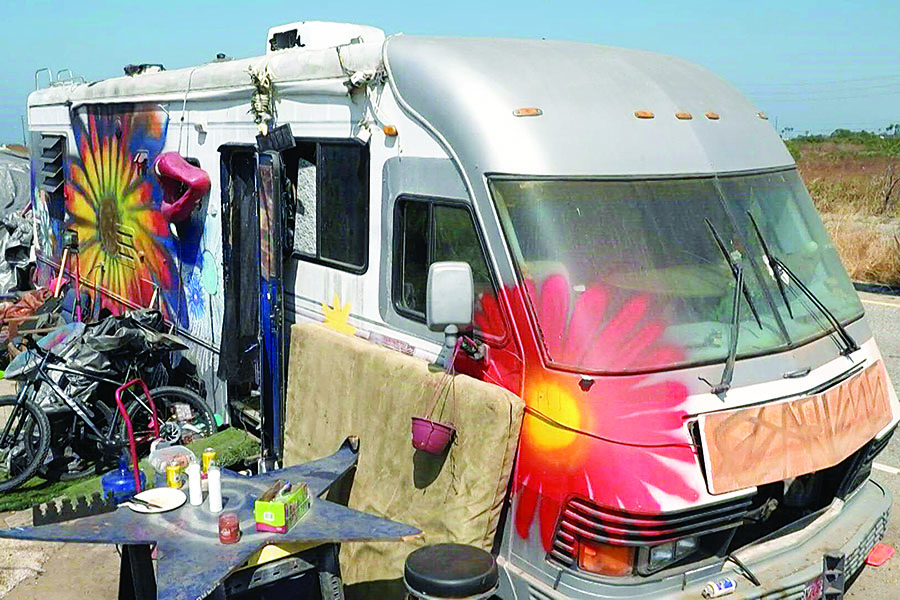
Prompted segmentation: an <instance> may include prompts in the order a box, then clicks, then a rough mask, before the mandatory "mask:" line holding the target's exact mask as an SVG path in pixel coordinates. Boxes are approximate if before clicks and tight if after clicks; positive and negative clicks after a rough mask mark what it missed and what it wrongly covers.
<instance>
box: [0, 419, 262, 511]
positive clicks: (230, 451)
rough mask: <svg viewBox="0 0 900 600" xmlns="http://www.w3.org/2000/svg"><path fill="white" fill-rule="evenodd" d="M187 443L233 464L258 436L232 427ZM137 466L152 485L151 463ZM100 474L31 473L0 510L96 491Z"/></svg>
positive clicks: (255, 445)
mask: <svg viewBox="0 0 900 600" xmlns="http://www.w3.org/2000/svg"><path fill="white" fill-rule="evenodd" d="M187 447H188V448H190V449H191V451H192V452H193V453H194V454H196V455H197V456H198V457H199V456H200V453H201V452H203V450H204V449H205V448H209V447H211V448H215V449H216V451H218V453H219V454H218V458H217V462H218V463H219V464H220V465H233V464H236V463H238V462H240V461H242V460H243V459H245V458H248V457H251V456H254V455H256V454H259V440H257V439H256V438H255V437H253V436H251V435H250V434H248V433H247V432H245V431H243V430H240V429H235V428H233V427H231V428H229V429H226V430H224V431H220V432H219V433H216V434H215V435H212V436H210V437H208V438H204V439H202V440H198V441H196V442H193V443H191V444H188V446H187ZM140 468H141V470H142V471H143V472H144V475H145V476H146V477H147V485H148V487H153V486H154V483H155V481H156V472H155V471H154V470H153V467H151V466H150V463H148V462H147V460H146V459H144V460H142V461H140ZM100 477H101V476H100V475H95V476H92V477H86V478H84V479H79V480H76V481H46V480H44V479H41V478H40V477H33V478H32V479H30V480H28V481H27V482H25V483H24V484H23V485H22V486H20V487H18V488H16V489H14V490H12V491H9V492H6V493H4V494H0V511H6V510H23V509H26V508H31V507H32V506H34V505H35V504H41V503H42V502H48V501H50V500H53V499H54V498H75V497H77V496H84V495H89V494H92V493H94V492H99V491H101V489H102V488H101V485H100Z"/></svg>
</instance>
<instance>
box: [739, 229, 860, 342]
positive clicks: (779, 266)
mask: <svg viewBox="0 0 900 600" xmlns="http://www.w3.org/2000/svg"><path fill="white" fill-rule="evenodd" d="M747 216H748V217H750V222H751V223H753V228H754V229H755V230H756V235H757V237H759V241H760V244H761V245H762V248H763V252H765V254H766V258H767V259H768V260H769V264H770V266H771V267H772V273H773V274H774V276H775V281H776V282H777V283H778V288H779V289H780V290H781V294H782V297H783V298H784V302H785V304H788V301H787V296H786V294H785V292H784V288H783V287H782V281H781V276H782V274H784V273H786V274H787V276H788V282H793V283H795V284H796V285H797V287H798V288H800V291H801V292H803V294H804V295H805V296H806V297H807V298H809V300H810V301H811V302H812V303H813V305H814V306H815V307H816V308H818V309H819V310H820V311H821V312H822V314H823V315H825V318H826V319H828V322H829V323H831V326H832V327H834V331H835V333H837V334H838V337H839V338H840V339H841V341H842V342H843V343H844V350H843V352H841V354H843V355H844V356H849V355H850V354H852V353H853V352H856V351H857V350H859V344H857V343H856V340H854V339H853V336H851V335H850V332H849V331H847V329H846V328H845V327H844V326H843V324H841V322H840V321H838V319H837V317H835V316H834V313H832V312H831V311H830V310H829V309H828V307H827V306H825V304H823V303H822V301H821V300H819V298H818V297H817V296H816V295H815V294H814V293H813V291H812V290H811V289H809V288H808V287H806V285H805V284H804V283H803V282H802V281H800V279H799V278H798V277H797V276H796V275H794V272H793V271H791V270H790V269H789V268H788V266H787V265H786V264H784V262H782V261H781V259H779V258H776V257H775V256H774V255H772V254H771V253H770V252H769V249H768V247H767V245H766V241H765V239H763V236H762V233H761V232H760V230H759V226H758V225H757V224H756V219H754V218H753V215H751V214H750V212H749V211H748V212H747ZM788 314H790V315H791V318H792V319H793V318H794V315H793V314H792V313H791V307H790V305H788Z"/></svg>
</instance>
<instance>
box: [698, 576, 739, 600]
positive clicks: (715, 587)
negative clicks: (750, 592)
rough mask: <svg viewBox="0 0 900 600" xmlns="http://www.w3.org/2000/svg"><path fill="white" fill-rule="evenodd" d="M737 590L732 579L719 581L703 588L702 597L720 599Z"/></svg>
mask: <svg viewBox="0 0 900 600" xmlns="http://www.w3.org/2000/svg"><path fill="white" fill-rule="evenodd" d="M736 589H737V581H735V580H734V579H729V578H727V577H726V578H725V579H720V580H719V581H716V582H710V583H707V584H706V587H704V588H703V592H702V596H703V597H704V598H721V597H722V596H727V595H729V594H733V593H734V591H735V590H736Z"/></svg>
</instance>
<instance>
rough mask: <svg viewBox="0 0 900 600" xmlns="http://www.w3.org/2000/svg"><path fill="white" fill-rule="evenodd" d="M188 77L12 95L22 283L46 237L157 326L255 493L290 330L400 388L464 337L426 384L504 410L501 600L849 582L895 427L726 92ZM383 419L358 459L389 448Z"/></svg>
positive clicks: (530, 48)
mask: <svg viewBox="0 0 900 600" xmlns="http://www.w3.org/2000/svg"><path fill="white" fill-rule="evenodd" d="M210 58H211V61H210V62H208V63H204V64H199V65H196V66H192V67H189V68H185V69H178V70H165V69H164V68H163V67H162V66H159V65H139V66H132V67H130V68H129V69H127V72H128V73H129V74H127V75H125V76H122V77H117V78H113V79H108V80H104V81H96V82H89V83H83V82H82V83H79V82H77V81H74V80H71V79H64V80H60V79H59V78H58V77H55V76H53V75H52V73H51V74H50V77H49V79H50V84H49V85H41V86H39V87H40V89H38V90H36V91H35V92H34V93H32V94H31V95H30V97H29V99H28V127H29V132H30V136H31V139H30V142H31V143H30V146H31V151H32V155H31V161H32V172H33V173H34V175H33V191H34V215H35V228H36V237H37V240H38V253H37V258H38V261H39V262H40V264H41V265H42V270H41V273H42V276H43V277H44V278H49V277H52V276H54V274H55V273H56V272H57V270H58V269H59V268H60V264H61V261H62V254H63V252H64V248H63V243H62V242H63V238H64V237H65V232H67V231H69V230H71V231H74V232H75V234H77V239H78V254H77V262H78V266H79V269H80V276H81V279H82V280H83V281H84V285H85V286H86V287H87V289H88V290H89V291H90V292H91V293H92V294H95V293H96V294H97V295H99V296H100V298H96V299H95V300H96V303H98V304H99V305H100V306H102V307H105V308H107V309H109V310H110V311H113V312H116V311H121V310H124V309H127V308H129V307H138V306H148V305H151V304H154V305H157V306H159V307H161V309H162V310H163V311H164V313H165V315H166V318H167V319H168V320H169V322H170V323H171V325H172V327H173V328H174V329H175V330H177V331H178V332H179V333H181V334H182V335H183V336H185V337H186V338H187V339H188V340H189V341H190V343H191V344H192V345H193V353H192V356H193V358H194V361H195V362H196V364H197V368H198V372H199V375H200V377H201V378H202V379H203V380H204V382H205V390H206V393H207V399H208V401H209V403H210V405H211V407H212V408H213V409H214V410H215V412H216V413H217V414H218V415H219V416H220V418H221V419H222V420H223V421H224V422H229V421H236V420H242V421H243V422H244V423H245V424H251V425H254V426H258V427H259V431H260V435H261V438H262V440H263V446H264V450H265V453H266V454H265V455H266V457H267V458H268V459H269V461H270V462H279V461H283V460H285V447H286V446H288V445H289V442H290V439H288V438H290V437H291V435H292V434H291V432H290V431H286V429H289V427H286V425H285V423H286V418H285V414H286V412H287V413H290V412H291V407H292V403H293V402H294V401H295V398H294V397H290V399H289V400H288V401H286V400H285V396H286V392H285V385H286V383H285V382H286V381H287V382H288V383H287V385H288V386H289V385H290V380H291V377H292V376H293V374H294V373H293V370H294V369H293V367H292V365H293V364H294V361H295V360H299V358H298V357H297V356H293V355H292V354H291V353H292V351H293V350H294V349H295V346H294V345H293V344H291V345H290V347H289V344H288V341H289V338H290V336H291V330H292V328H294V329H297V328H302V327H303V325H301V324H302V323H307V322H323V321H324V322H325V323H326V325H329V326H330V329H329V332H330V333H334V334H335V335H340V334H338V333H335V332H334V331H333V330H335V329H337V330H339V331H343V332H346V333H347V334H349V336H350V341H352V342H353V344H363V345H364V346H367V347H368V346H372V347H377V349H378V351H379V352H381V353H382V354H378V355H377V356H385V357H394V356H397V357H400V358H402V359H403V360H406V361H418V362H419V363H421V364H423V365H424V364H426V363H428V362H432V361H435V359H436V357H438V356H439V353H440V352H441V351H442V349H443V348H444V347H445V341H446V339H447V335H448V332H449V334H452V333H453V330H454V328H458V329H459V330H460V331H462V332H463V333H464V334H467V338H466V339H467V343H466V344H465V345H464V346H463V349H462V350H459V351H458V353H457V354H450V355H449V356H448V355H447V354H446V353H445V354H444V355H443V358H442V359H441V361H442V362H443V363H445V364H446V363H448V362H452V363H453V365H455V368H456V370H457V371H458V372H460V373H463V374H465V375H464V376H465V377H469V378H471V379H475V380H480V382H484V383H483V385H485V386H492V387H491V389H496V390H500V391H502V392H503V393H504V394H508V395H509V396H510V397H513V398H514V399H515V400H516V401H519V402H521V405H522V407H523V408H522V409H521V410H520V411H519V413H517V416H516V419H515V420H513V421H510V422H512V423H514V427H513V429H514V431H511V432H510V437H509V439H512V440H513V441H512V442H511V444H512V445H511V450H510V452H509V457H508V458H509V460H508V461H507V462H508V464H506V463H505V464H506V466H505V467H504V469H505V471H504V470H502V469H501V470H500V471H499V472H500V473H501V475H500V477H499V479H498V480H497V481H494V482H492V485H493V486H494V487H495V488H496V489H497V490H499V496H498V500H497V502H496V506H492V507H489V508H490V510H488V509H487V508H486V509H485V510H484V511H483V512H484V514H485V515H488V516H487V517H486V521H485V522H484V527H482V529H483V530H485V531H487V532H488V534H487V538H485V539H486V541H484V542H483V543H482V546H483V548H484V549H485V550H489V551H490V552H491V553H492V555H493V556H494V557H495V559H496V562H497V565H498V567H499V584H498V586H499V587H498V589H497V590H496V591H495V592H494V593H495V594H496V595H497V596H498V597H500V598H504V599H513V598H518V599H525V598H530V599H538V598H540V599H549V598H600V597H603V598H615V597H621V598H625V597H628V598H663V597H677V598H700V597H701V594H703V593H704V589H706V593H707V594H718V593H719V591H718V590H723V589H724V590H725V591H733V592H734V597H753V598H774V597H779V598H782V597H790V598H820V597H823V593H824V592H823V590H828V589H831V590H832V591H834V590H835V589H837V587H839V586H840V585H843V584H842V583H841V581H842V579H841V578H842V577H845V578H847V579H849V578H851V577H852V576H853V575H855V574H856V573H857V572H858V571H859V570H860V569H861V568H862V566H863V563H864V560H865V558H866V555H867V553H868V552H869V551H870V550H871V548H872V547H873V546H874V544H875V543H876V542H877V541H878V540H879V539H880V538H881V536H882V535H883V534H884V531H885V527H886V523H887V520H888V515H889V509H890V506H891V496H890V493H889V492H888V490H886V489H884V488H883V487H882V486H880V485H879V484H878V483H876V482H874V481H872V480H871V479H870V478H869V473H870V469H871V466H872V462H873V459H874V457H875V455H876V454H877V453H878V452H879V451H880V450H881V449H883V448H884V446H885V445H886V444H887V442H888V439H889V438H890V436H891V434H892V432H893V431H894V428H895V427H896V425H897V422H898V418H900V407H898V404H897V397H896V394H895V391H894V389H893V387H892V384H891V382H890V380H889V377H888V375H887V372H886V370H885V366H884V361H883V359H882V355H881V353H880V351H879V349H878V346H877V344H876V343H875V340H874V338H873V335H872V331H871V329H870V327H869V325H868V324H867V322H866V318H865V313H864V310H863V306H862V304H861V303H860V301H859V298H858V297H857V294H856V293H855V291H854V288H853V286H852V284H851V282H850V280H849V278H848V276H847V273H846V272H845V270H844V269H843V267H842V265H841V262H840V260H839V257H838V255H837V253H836V251H835V249H834V247H833V244H832V242H831V240H830V239H829V236H828V234H827V233H826V231H825V229H824V227H823V224H822V222H821V220H820V219H819V216H818V215H817V213H816V210H815V208H814V206H813V204H812V202H811V200H810V197H809V195H808V193H807V191H806V189H805V188H804V185H803V182H802V181H801V178H800V176H799V174H798V172H797V168H796V166H795V164H794V161H793V159H792V158H791V155H790V154H789V153H788V151H787V150H786V148H785V146H784V144H783V143H782V141H781V139H780V138H779V136H778V134H777V133H776V131H775V129H774V128H773V127H772V124H771V123H770V122H769V120H768V119H767V117H766V115H765V114H763V113H762V112H760V110H759V108H757V107H755V106H754V105H753V104H751V103H750V102H749V101H748V100H747V99H746V98H744V97H743V96H742V95H741V94H740V93H738V92H737V91H736V90H735V89H734V88H732V87H731V86H730V85H729V84H727V83H726V82H724V81H723V80H721V79H719V78H718V77H716V76H715V75H713V74H712V73H710V72H708V71H707V70H705V69H703V68H701V67H698V66H696V65H692V64H689V63H687V62H685V61H683V60H679V59H677V58H673V57H669V56H663V55H660V54H656V53H651V52H643V51H638V50H630V49H623V48H613V47H606V46H601V45H594V44H585V43H573V42H559V41H538V40H517V39H455V38H437V37H420V36H415V35H392V36H387V37H385V35H384V34H383V33H382V32H381V31H380V30H378V29H375V28H372V27H364V26H356V25H344V24H329V23H315V22H298V23H291V24H289V25H285V26H280V27H275V28H273V29H272V30H270V31H269V32H268V35H267V37H266V40H265V54H264V55H262V56H259V57H255V58H248V59H231V58H229V57H227V56H225V55H219V56H218V57H216V58H215V59H212V56H211V57H210ZM37 75H38V77H39V78H41V82H42V84H43V79H44V77H43V75H42V74H37ZM459 263H464V264H463V265H460V264H459ZM445 267H446V268H445ZM468 278H471V279H468ZM454 282H459V283H458V284H456V283H454ZM429 286H433V287H434V289H432V290H431V293H429ZM438 290H444V291H443V292H438ZM448 290H449V291H448ZM469 290H471V293H468V291H469ZM438 314H440V315H444V316H443V317H439V316H436V315H438ZM447 315H459V316H457V317H451V316H447ZM466 315H472V317H471V318H468V317H467V316H466ZM257 317H259V318H257ZM429 317H432V318H431V319H429ZM435 323H438V324H440V325H441V327H431V326H429V325H434V324H435ZM292 324H294V325H292ZM443 325H449V326H450V327H449V328H448V330H447V332H445V331H444V330H442V328H443ZM435 329H437V330H435ZM345 337H346V336H345ZM450 339H453V338H452V337H451V338H450ZM348 343H350V342H349V341H348ZM448 347H449V348H451V350H452V349H455V348H456V346H455V345H453V344H452V343H451V344H450V346H448ZM354 348H355V346H354ZM313 354H314V353H313ZM441 361H439V362H441ZM370 362H371V361H370ZM404 364H405V363H404ZM367 368H368V367H367ZM399 372H400V371H398V373H399ZM352 375H353V374H352V373H351V372H349V371H341V372H334V371H333V372H330V373H328V372H327V370H326V369H324V368H323V371H322V378H323V380H325V379H329V380H330V379H340V378H343V377H351V376H352ZM462 376H463V375H461V377H462ZM398 377H399V376H398ZM313 383H316V382H315V381H313ZM399 383H400V382H399V381H398V384H399ZM476 383H479V382H476ZM479 385H481V383H479ZM345 400H346V399H345ZM367 400H370V401H371V402H372V403H373V404H372V406H373V407H374V406H376V404H375V402H376V400H377V398H376V396H375V395H370V396H369V397H368V398H359V397H358V398H356V399H355V400H353V401H355V402H358V403H360V402H361V403H365V402H366V401H367ZM342 401H343V400H342ZM330 402H331V403H332V405H334V404H335V402H337V400H334V401H330ZM459 406H462V405H461V404H460V405H459ZM304 410H305V412H304V413H303V414H302V415H301V418H302V419H306V420H307V421H309V422H316V421H317V420H321V421H320V422H321V423H324V422H325V420H324V419H323V418H322V415H318V414H316V413H315V411H311V410H308V409H304ZM398 410H399V409H398ZM513 412H515V411H513ZM347 414H349V413H347ZM510 414H513V413H510ZM379 415H380V412H379V411H376V410H375V409H374V408H372V409H370V413H369V416H370V417H371V418H372V419H377V418H380V417H379ZM329 418H330V417H329ZM403 418H405V419H407V428H406V429H404V430H388V429H384V430H383V431H382V433H381V435H383V436H385V437H388V436H397V437H399V438H402V439H403V440H405V443H406V445H407V446H409V443H408V442H409V429H408V418H409V414H407V413H404V417H403ZM323 426H324V425H323ZM485 427H486V426H485ZM478 435H479V432H477V431H476V432H475V433H473V432H471V431H467V430H465V429H462V428H461V429H460V430H459V431H458V436H459V439H458V442H459V443H458V444H457V445H455V446H453V447H451V449H450V457H449V459H448V463H447V464H446V465H445V468H449V466H452V465H451V464H450V463H452V462H453V460H454V453H456V452H464V451H466V448H467V447H468V446H467V444H469V443H470V442H472V443H474V442H475V441H477V440H475V439H474V438H476V437H477V436H478ZM309 436H310V437H313V436H314V432H313V433H311V434H309ZM466 436H469V437H468V438H467V437H466ZM504 439H506V438H504ZM379 443H380V442H379ZM361 444H362V452H363V453H365V451H366V449H367V448H372V447H375V446H377V445H378V444H375V443H373V441H372V439H371V436H370V437H369V438H368V439H367V438H366V437H365V436H361ZM367 444H368V446H367ZM409 450H410V452H412V449H411V448H410V449H409ZM492 456H493V457H494V458H491V457H492ZM394 458H396V457H394ZM416 460H417V461H418V460H419V458H418V457H417V458H416ZM491 460H495V461H497V463H498V464H499V462H500V461H503V460H505V459H504V452H503V451H502V449H498V450H496V452H494V453H493V454H490V453H488V454H487V455H486V458H484V459H483V461H482V463H481V464H487V463H486V462H484V461H491ZM392 464H393V463H392ZM401 466H402V467H403V469H405V471H403V472H400V471H398V473H399V474H398V475H397V476H398V477H400V476H406V475H407V474H408V473H407V472H409V471H412V469H413V466H412V463H411V462H410V463H409V464H404V465H401ZM463 467H464V468H465V469H468V470H471V469H477V468H478V464H476V463H475V462H470V463H465V464H462V463H458V464H456V467H455V468H456V469H457V471H456V472H455V475H454V477H457V478H459V477H463V476H465V472H463V471H461V470H462V469H463ZM362 470H363V465H362V464H361V466H360V472H362ZM360 474H361V473H360ZM357 476H358V477H359V476H360V475H359V474H358V475H357ZM379 476H380V477H382V482H381V484H382V485H387V483H386V482H387V481H389V477H390V472H389V471H384V472H382V473H381V474H380V475H379ZM420 483H422V482H419V481H416V485H417V486H418V485H419V484H420ZM458 488H461V486H458ZM417 489H418V490H419V492H420V493H419V496H418V497H417V498H421V497H424V496H425V495H427V491H428V487H427V482H424V483H422V485H421V489H419V488H417ZM457 493H458V494H464V493H465V490H464V489H456V490H455V491H454V492H453V493H449V492H448V495H446V496H444V497H442V498H441V500H440V502H438V503H437V504H438V505H440V506H443V507H444V509H445V510H447V511H450V510H452V507H453V503H454V502H459V501H465V502H473V501H472V500H471V499H468V498H463V500H459V499H458V498H457V496H455V495H454V494H457ZM418 501H419V500H416V502H418ZM495 509H496V510H495ZM475 512H478V510H476V509H473V512H472V515H473V516H472V519H476V518H481V517H482V516H484V515H481V514H478V515H475V514H474V513H475ZM386 514H388V516H390V517H392V518H396V519H398V520H404V518H406V517H407V516H408V515H406V514H405V512H404V508H403V507H397V506H393V507H392V508H391V509H390V510H386ZM422 528H423V529H424V530H425V534H426V540H427V541H428V542H436V541H459V540H460V539H463V538H462V537H461V536H456V535H455V534H453V532H452V528H449V529H447V530H442V531H443V533H435V532H429V529H428V527H427V525H426V526H422ZM429 536H430V537H429ZM401 563H402V560H401ZM344 566H345V567H346V566H347V565H344ZM402 567H403V565H402V564H400V565H398V566H397V568H398V569H400V572H401V573H402ZM729 586H731V587H729ZM829 586H831V587H830V588H829ZM710 590H712V591H710ZM829 597H831V596H829Z"/></svg>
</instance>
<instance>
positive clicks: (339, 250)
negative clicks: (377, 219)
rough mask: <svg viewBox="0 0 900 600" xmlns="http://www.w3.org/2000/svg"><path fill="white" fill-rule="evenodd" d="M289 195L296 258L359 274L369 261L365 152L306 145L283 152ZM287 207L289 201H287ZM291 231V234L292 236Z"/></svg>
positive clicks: (351, 145) (343, 145)
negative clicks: (291, 198)
mask: <svg viewBox="0 0 900 600" xmlns="http://www.w3.org/2000/svg"><path fill="white" fill-rule="evenodd" d="M283 159H284V162H285V165H286V169H287V173H288V177H289V179H290V181H291V186H290V187H291V189H292V191H293V194H291V195H292V196H293V214H292V215H288V218H287V220H286V222H285V223H286V226H287V227H289V228H291V225H290V222H291V218H292V220H293V226H292V228H291V229H292V231H293V239H291V236H290V235H289V234H288V235H287V236H286V243H287V245H288V247H290V248H292V250H293V254H294V255H295V256H297V257H300V258H303V259H307V260H310V261H312V262H322V263H326V264H328V265H329V266H335V267H337V268H340V269H344V270H347V271H352V272H355V273H359V272H362V271H364V270H365V269H366V265H367V262H368V239H369V236H368V227H369V148H368V146H365V145H363V144H358V143H355V142H344V141H340V142H325V141H321V142H305V141H299V142H298V143H297V145H296V147H294V148H291V149H290V150H288V151H286V152H284V153H283ZM289 203H290V202H289ZM291 229H289V231H291Z"/></svg>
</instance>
